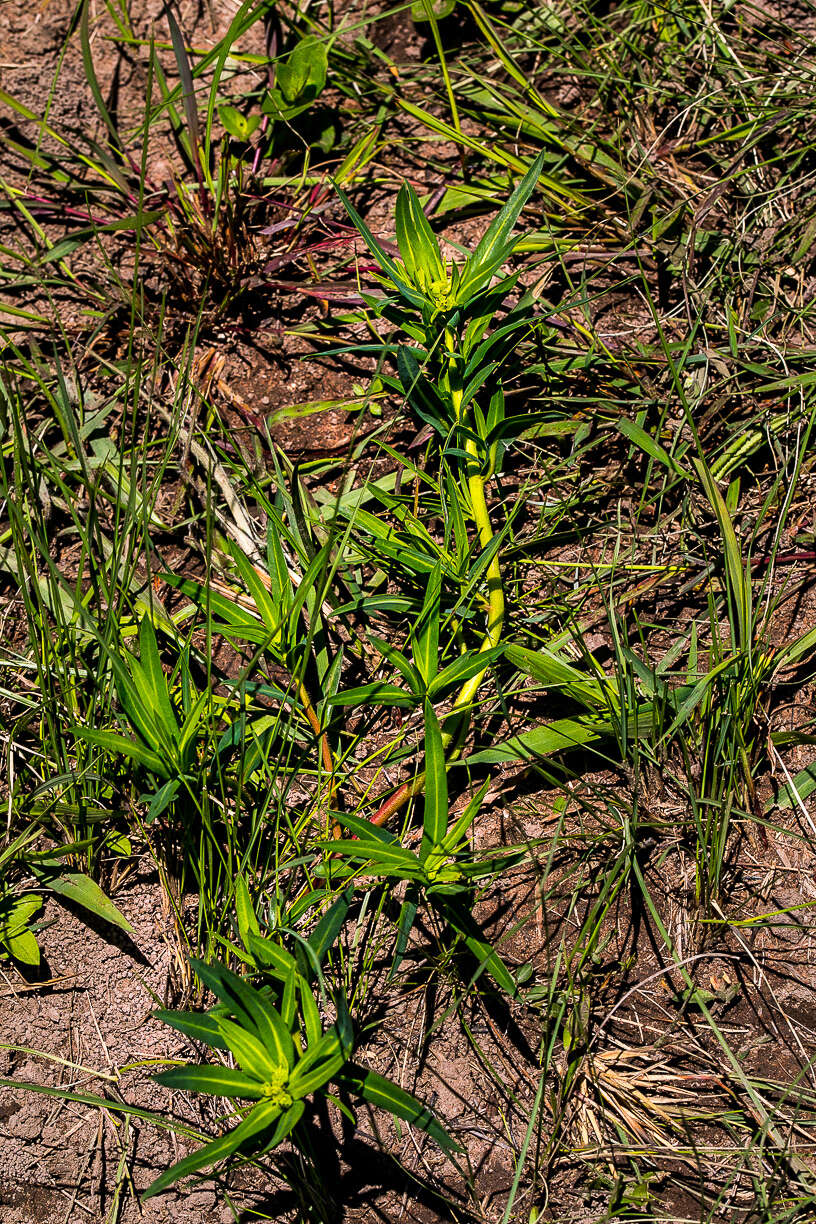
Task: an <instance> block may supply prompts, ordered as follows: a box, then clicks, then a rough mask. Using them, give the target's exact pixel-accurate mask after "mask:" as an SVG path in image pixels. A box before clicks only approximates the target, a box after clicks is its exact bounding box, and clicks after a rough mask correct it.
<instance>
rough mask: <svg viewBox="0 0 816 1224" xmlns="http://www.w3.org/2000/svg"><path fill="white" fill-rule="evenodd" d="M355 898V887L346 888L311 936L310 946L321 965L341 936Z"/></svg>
mask: <svg viewBox="0 0 816 1224" xmlns="http://www.w3.org/2000/svg"><path fill="white" fill-rule="evenodd" d="M353 897H354V889H353V887H349V888H346V889H345V890H344V891H343V892H342V893H341V894H340V896H339V897H338V898H337V900H336V901H335V902H334V903H333V904H332V905H331V906H330V907H329V909H327V910H326V913H325V914H324V915H323V916H322V918H321V919H320V921H319V922H318V923H317V925H316V926H315V929H314V930H313V931H312V933H311V935H310V936H309V939H308V943H309V946H310V947H311V949H312V951H313V952H314V954H315V958H316V960H317V963H318V964H319V965H320V964H322V963H323V960H324V958H325V956H326V953H327V952H328V950H329V948H331V947H332V945H333V944H334V942H335V940H336V939H337V936H338V935H339V934H340V930H341V928H342V926H343V923H344V922H345V920H346V915H347V914H348V911H349V906H350V905H351V902H352V898H353Z"/></svg>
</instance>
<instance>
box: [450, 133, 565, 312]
mask: <svg viewBox="0 0 816 1224" xmlns="http://www.w3.org/2000/svg"><path fill="white" fill-rule="evenodd" d="M543 168H544V154H543V153H541V154H539V156H538V157H537V158H536V159H535V161H534V162H533V164H532V165H531V166H530V168H529V170H528V171H527V173H526V174H525V176H524V178H523V179H522V180H521V182H520V183H519V184H518V186H517V187H516V189H515V191H514V192H513V194H512V195H511V197H510V199H509V200H508V201H507V203H506V204H505V206H504V208H502V210H501V212H499V213H498V215H497V216H496V217H495V218H494V219H493V221H492V222H491V223H490V225H489V226H488V228H487V230H486V231H485V233H484V234H483V236H482V239H481V241H480V242H479V244H478V246H477V247H476V250H475V251H474V252H473V254H472V255H471V256H470V258H469V259H468V261H467V263H466V264H465V267H464V269H463V272H462V279H461V281H460V284H459V289H458V292H457V295H456V299H457V302H460V303H466V302H468V301H469V300H470V298H472V297H473V296H474V294H475V293H477V292H478V291H479V290H480V289H482V288H483V287H484V286H485V285H487V284H489V283H490V281H491V280H492V279H493V275H494V273H495V272H496V271H497V270H498V269H499V268H500V267H501V265H502V264H503V263H504V262H505V260H506V259H507V257H508V255H509V254H510V253H511V251H512V249H513V246H514V245H515V244H514V243H511V242H510V241H509V238H510V234H511V232H512V230H513V228H514V226H515V224H516V222H517V221H518V219H519V216H520V214H521V210H522V209H523V208H524V205H525V204H526V203H527V201H528V200H529V198H530V196H531V195H532V194H533V191H534V190H535V186H536V183H537V182H538V178H539V175H540V174H541V171H542V170H543Z"/></svg>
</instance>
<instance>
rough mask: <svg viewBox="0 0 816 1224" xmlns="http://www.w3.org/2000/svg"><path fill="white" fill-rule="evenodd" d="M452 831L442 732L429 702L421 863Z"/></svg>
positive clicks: (427, 704)
mask: <svg viewBox="0 0 816 1224" xmlns="http://www.w3.org/2000/svg"><path fill="white" fill-rule="evenodd" d="M447 828H448V778H447V774H446V772H445V749H444V747H443V746H442V731H441V728H440V726H439V719H438V718H437V717H436V714H435V712H434V708H433V706H432V705H431V703H430V701H426V702H425V821H424V824H423V829H422V845H421V846H420V850H419V861H420V863H424V862H425V861H426V859H427V858H428V855H429V854H430V853H431V851H432V850H433V849H434V847H436V846H438V845H439V844H440V842H441V841H442V839H443V838H444V836H445V833H446V831H447Z"/></svg>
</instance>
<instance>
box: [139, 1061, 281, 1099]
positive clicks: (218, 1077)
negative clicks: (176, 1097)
mask: <svg viewBox="0 0 816 1224" xmlns="http://www.w3.org/2000/svg"><path fill="white" fill-rule="evenodd" d="M153 1078H154V1079H155V1081H156V1083H157V1084H161V1085H162V1086H163V1087H164V1088H172V1089H173V1090H174V1091H175V1092H209V1093H211V1095H212V1096H222V1097H229V1098H231V1099H233V1100H246V1101H259V1100H260V1099H261V1097H262V1096H263V1086H262V1084H261V1083H259V1081H258V1080H257V1079H250V1078H249V1076H247V1075H244V1074H243V1072H241V1071H236V1070H235V1068H234V1067H194V1066H189V1067H173V1068H171V1070H169V1071H162V1073H161V1074H160V1075H155V1076H154V1077H153Z"/></svg>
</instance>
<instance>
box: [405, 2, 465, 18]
mask: <svg viewBox="0 0 816 1224" xmlns="http://www.w3.org/2000/svg"><path fill="white" fill-rule="evenodd" d="M455 8H456V0H413V3H412V4H411V20H412V21H430V20H431V18H432V17H433V18H434V19H435V20H436V21H444V19H445V18H446V17H450V15H451V13H452V12H453V10H454V9H455Z"/></svg>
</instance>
